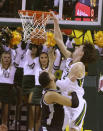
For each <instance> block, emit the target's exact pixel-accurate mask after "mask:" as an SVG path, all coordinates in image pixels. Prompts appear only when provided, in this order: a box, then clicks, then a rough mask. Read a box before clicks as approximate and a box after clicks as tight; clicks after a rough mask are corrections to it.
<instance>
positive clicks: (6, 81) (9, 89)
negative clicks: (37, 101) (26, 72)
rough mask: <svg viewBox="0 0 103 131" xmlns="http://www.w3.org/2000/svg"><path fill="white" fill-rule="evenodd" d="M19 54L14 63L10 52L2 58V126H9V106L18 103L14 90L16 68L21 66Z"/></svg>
mask: <svg viewBox="0 0 103 131" xmlns="http://www.w3.org/2000/svg"><path fill="white" fill-rule="evenodd" d="M16 51H17V52H18V53H17V55H16V57H15V61H14V63H12V57H11V53H10V52H4V53H3V54H2V57H1V63H0V102H1V103H3V104H4V108H3V112H2V124H5V125H7V118H8V104H10V103H11V104H12V103H15V102H16V99H17V98H16V96H17V94H16V90H15V88H14V85H13V84H14V75H15V71H16V67H17V66H18V65H19V61H20V57H21V56H20V53H19V49H18V48H17V49H16Z"/></svg>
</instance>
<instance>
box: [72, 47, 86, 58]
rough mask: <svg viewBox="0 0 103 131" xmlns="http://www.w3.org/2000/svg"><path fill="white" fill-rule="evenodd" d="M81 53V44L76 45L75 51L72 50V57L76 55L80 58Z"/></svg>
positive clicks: (82, 52)
mask: <svg viewBox="0 0 103 131" xmlns="http://www.w3.org/2000/svg"><path fill="white" fill-rule="evenodd" d="M83 54H84V51H83V45H81V46H78V47H76V48H75V51H74V52H73V55H72V57H73V58H76V57H80V58H81V57H82V56H83Z"/></svg>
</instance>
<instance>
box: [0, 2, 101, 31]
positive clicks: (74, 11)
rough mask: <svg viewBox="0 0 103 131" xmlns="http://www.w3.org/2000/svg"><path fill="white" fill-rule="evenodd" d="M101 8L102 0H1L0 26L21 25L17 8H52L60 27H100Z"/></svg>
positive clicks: (48, 9)
mask: <svg viewBox="0 0 103 131" xmlns="http://www.w3.org/2000/svg"><path fill="white" fill-rule="evenodd" d="M102 8H103V0H1V1H0V26H18V25H19V26H21V25H22V24H21V20H20V17H19V15H18V10H41V11H50V10H53V11H55V13H56V14H57V16H58V17H59V24H60V26H61V28H73V29H91V30H92V29H93V30H94V29H102V27H103V14H102V12H103V9H102ZM52 25H53V21H49V26H48V27H50V28H51V27H53V26H52Z"/></svg>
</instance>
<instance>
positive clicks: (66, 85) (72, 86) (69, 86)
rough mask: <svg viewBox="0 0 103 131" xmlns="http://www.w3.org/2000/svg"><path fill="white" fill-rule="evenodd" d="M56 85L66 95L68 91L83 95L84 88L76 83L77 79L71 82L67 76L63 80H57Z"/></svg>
mask: <svg viewBox="0 0 103 131" xmlns="http://www.w3.org/2000/svg"><path fill="white" fill-rule="evenodd" d="M56 85H57V86H58V87H59V88H60V90H61V92H62V94H63V95H64V94H65V95H68V93H69V92H73V91H75V92H76V93H77V95H78V96H81V97H83V95H84V89H83V88H82V87H80V86H79V85H78V81H75V82H72V81H71V80H70V79H69V78H68V77H66V78H65V79H64V80H63V79H62V80H57V82H56Z"/></svg>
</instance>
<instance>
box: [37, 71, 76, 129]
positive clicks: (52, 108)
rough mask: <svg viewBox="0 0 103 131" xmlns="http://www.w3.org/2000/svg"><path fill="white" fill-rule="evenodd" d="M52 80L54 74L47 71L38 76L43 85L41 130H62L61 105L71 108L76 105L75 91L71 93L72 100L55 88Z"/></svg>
mask: <svg viewBox="0 0 103 131" xmlns="http://www.w3.org/2000/svg"><path fill="white" fill-rule="evenodd" d="M54 80H55V77H54V75H53V74H51V73H48V72H42V73H41V74H40V76H39V82H40V84H41V85H42V87H44V92H43V96H42V100H41V106H42V118H41V126H42V127H41V131H62V127H63V122H64V108H63V106H64V105H65V106H71V107H72V108H76V107H77V106H78V98H77V95H76V93H75V92H72V93H71V96H72V100H71V99H69V98H67V97H65V96H62V95H61V94H60V92H59V91H58V90H57V89H56V84H55V81H54Z"/></svg>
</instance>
